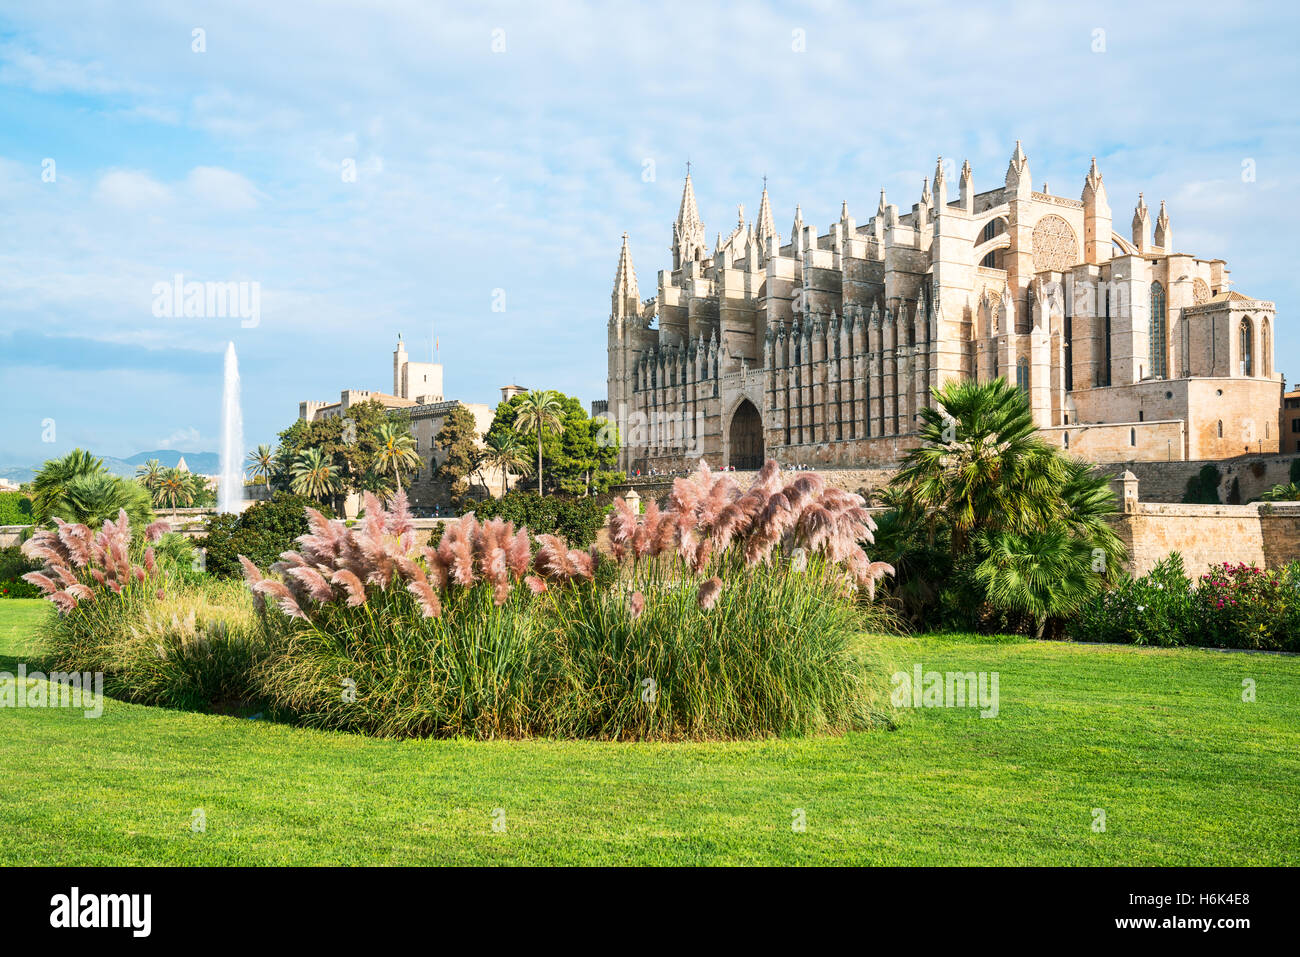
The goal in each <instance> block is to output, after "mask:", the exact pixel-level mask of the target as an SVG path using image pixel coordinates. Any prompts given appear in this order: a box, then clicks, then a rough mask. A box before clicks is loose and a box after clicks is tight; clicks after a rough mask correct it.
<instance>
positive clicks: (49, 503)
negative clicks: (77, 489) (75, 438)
mask: <svg viewBox="0 0 1300 957" xmlns="http://www.w3.org/2000/svg"><path fill="white" fill-rule="evenodd" d="M107 474H108V472H107V470H106V469H105V468H104V460H103V459H97V458H95V457H94V456H93V455H91V454H90V453H89V452H87V451H85V450H84V449H73V450H72V451H71V452H69V453H68V454H67V455H65V456H63V457H62V458H58V459H50V460H49V461H47V462H46V463H45V464H44V465H42V466H41V468H40V470H39V471H38V472H37V473H36V477H35V478H34V479H32V517H33V518H34V519H35V520H36V521H37V523H39V524H43V523H45V522H47V521H48V520H49V519H50V517H51V516H52V515H54V514H55V510H56V509H57V508H59V507H60V504H61V503H62V502H63V499H64V497H65V495H66V494H67V487H68V484H69V483H70V482H72V480H73V479H76V478H80V477H82V476H86V475H107ZM114 517H116V513H114Z"/></svg>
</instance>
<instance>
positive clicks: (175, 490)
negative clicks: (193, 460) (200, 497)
mask: <svg viewBox="0 0 1300 957" xmlns="http://www.w3.org/2000/svg"><path fill="white" fill-rule="evenodd" d="M196 478H197V476H195V475H192V474H191V473H189V472H182V471H181V470H180V469H164V470H163V472H162V474H161V475H160V476H159V477H158V480H157V482H156V483H155V485H154V487H153V503H154V505H157V506H160V507H162V508H188V507H189V506H191V505H193V504H194V496H195V494H196V493H197V492H198V488H197V484H198V483H197V482H196Z"/></svg>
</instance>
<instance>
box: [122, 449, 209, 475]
mask: <svg viewBox="0 0 1300 957" xmlns="http://www.w3.org/2000/svg"><path fill="white" fill-rule="evenodd" d="M182 455H183V456H185V464H186V465H187V466H189V469H190V471H191V472H198V473H199V474H200V475H216V474H217V473H219V472H220V471H221V456H220V455H219V454H217V453H216V452H177V451H176V450H174V449H155V450H154V451H153V452H137V453H135V455H132V456H131V457H130V458H127V459H121V460H120V461H122V462H124V463H126V464H129V465H130V466H131V474H132V475H134V474H135V467H136V466H137V465H144V463H146V462H148V461H149V460H150V459H157V460H158V462H159V464H160V465H162V466H163V467H164V468H174V467H175V465H176V463H177V462H179V461H180V460H181V456H182ZM114 461H118V460H116V459H115V460H114ZM104 464H105V465H107V464H108V459H104Z"/></svg>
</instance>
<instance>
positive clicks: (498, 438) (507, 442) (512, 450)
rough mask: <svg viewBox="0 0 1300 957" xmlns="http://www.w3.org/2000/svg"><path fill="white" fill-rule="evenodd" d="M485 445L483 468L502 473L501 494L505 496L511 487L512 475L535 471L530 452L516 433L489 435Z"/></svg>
mask: <svg viewBox="0 0 1300 957" xmlns="http://www.w3.org/2000/svg"><path fill="white" fill-rule="evenodd" d="M484 444H485V445H486V446H487V447H486V448H485V449H484V450H483V458H482V460H481V461H482V466H483V468H486V469H489V470H491V469H498V470H500V472H501V494H502V495H505V494H506V492H507V491H508V490H509V487H510V484H509V483H510V473H511V472H514V473H515V474H517V475H527V474H528V473H529V472H531V471H532V470H533V466H532V463H530V462H529V461H528V450H527V449H525V448H524V444H523V443H522V442H520V441H519V437H518V436H517V435H516V434H515V433H514V432H497V433H495V434H492V435H489V436H488V437H487V438H486V439H485V440H484Z"/></svg>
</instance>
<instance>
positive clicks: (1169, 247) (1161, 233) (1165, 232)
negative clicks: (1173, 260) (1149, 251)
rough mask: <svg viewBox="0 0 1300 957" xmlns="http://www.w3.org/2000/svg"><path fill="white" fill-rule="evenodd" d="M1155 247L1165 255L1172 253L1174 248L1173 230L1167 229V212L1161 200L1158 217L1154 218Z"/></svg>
mask: <svg viewBox="0 0 1300 957" xmlns="http://www.w3.org/2000/svg"><path fill="white" fill-rule="evenodd" d="M1155 245H1157V246H1159V247H1160V248H1161V249H1163V250H1164V251H1165V252H1167V253H1168V252H1172V251H1173V247H1174V234H1173V230H1171V229H1170V228H1169V212H1168V211H1167V210H1166V209H1165V201H1164V200H1163V199H1162V200H1161V201H1160V215H1159V216H1157V217H1156V236H1155Z"/></svg>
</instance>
